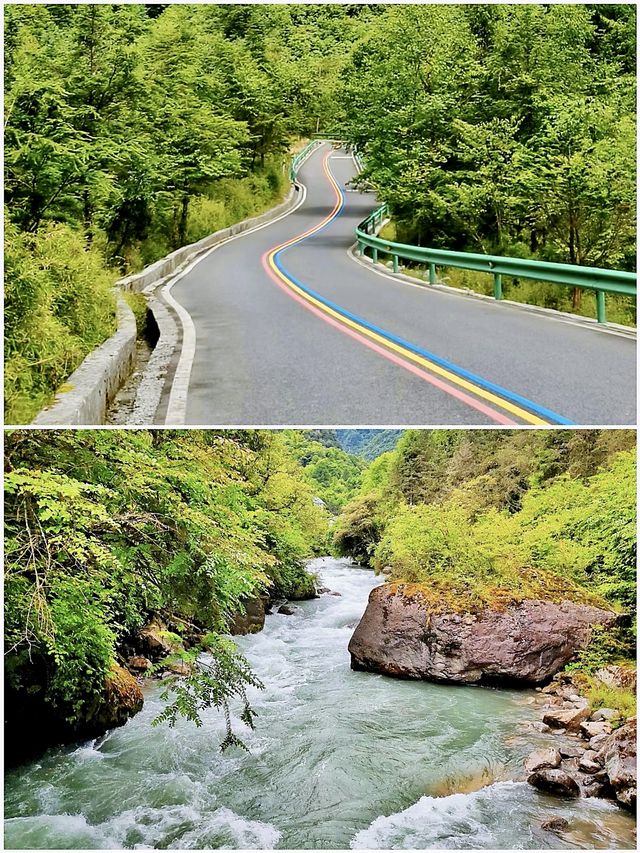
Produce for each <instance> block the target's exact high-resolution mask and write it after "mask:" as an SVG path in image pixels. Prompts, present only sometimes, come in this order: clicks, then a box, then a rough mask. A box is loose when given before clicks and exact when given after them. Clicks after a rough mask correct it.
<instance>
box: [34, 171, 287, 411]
mask: <svg viewBox="0 0 640 853" xmlns="http://www.w3.org/2000/svg"><path fill="white" fill-rule="evenodd" d="M297 194H298V186H297V185H292V186H291V187H290V189H289V192H288V194H287V197H286V198H285V200H284V201H282V202H280V204H278V205H276V206H275V207H273V208H271V209H270V210H267V211H266V212H265V213H261V214H260V215H259V216H254V217H252V218H251V219H245V220H243V221H242V222H237V223H236V224H234V225H231V226H229V227H228V228H223V229H221V230H220V231H216V232H215V233H214V234H209V235H208V236H207V237H204V238H203V239H202V240H198V242H196V243H190V244H189V245H188V246H182V247H181V248H180V249H176V251H175V252H172V253H171V254H170V255H167V256H166V257H165V258H161V259H160V260H158V261H156V262H155V263H153V264H151V265H150V266H148V267H146V268H145V269H143V270H142V271H141V272H139V273H135V274H134V275H130V276H127V277H126V278H122V279H119V280H118V281H117V282H116V284H115V287H116V288H118V289H119V291H120V292H119V293H118V298H117V320H118V330H117V331H116V332H115V334H113V335H112V336H111V337H110V338H108V339H107V340H106V341H105V342H104V343H102V344H101V345H100V346H99V347H97V349H95V350H93V352H91V353H89V355H88V356H87V357H86V358H85V359H84V361H83V362H82V364H81V365H80V366H79V367H78V368H77V369H76V370H75V371H74V372H73V373H72V374H71V376H69V378H68V379H67V380H66V382H65V383H64V385H63V386H62V387H63V390H59V391H58V392H57V393H56V396H55V398H54V400H53V402H52V403H51V404H50V405H49V406H47V407H46V408H44V409H43V410H42V411H41V412H40V413H39V414H38V415H37V416H36V418H35V419H34V420H33V421H32V424H33V425H34V426H76V425H82V424H86V425H91V426H93V425H101V424H104V423H105V419H106V413H107V409H108V407H109V404H110V403H111V401H112V400H113V398H114V397H115V395H116V393H117V392H118V390H119V389H120V387H121V386H122V384H123V383H124V382H125V381H126V379H127V378H128V376H129V375H130V373H131V371H132V369H133V366H134V363H135V350H136V335H137V329H136V321H135V316H134V314H133V312H132V310H131V309H130V308H129V306H128V304H127V302H126V300H125V299H124V297H123V296H122V292H121V291H128V292H133V293H140V292H142V291H146V293H147V294H149V296H150V298H149V309H150V310H151V311H152V313H153V315H154V318H155V320H156V323H157V324H158V328H159V330H160V338H159V340H158V342H157V344H156V347H155V349H154V353H153V355H152V357H151V359H150V361H149V364H148V365H147V367H146V369H145V372H144V374H143V377H142V380H141V385H142V383H144V384H145V389H146V388H147V387H150V386H151V384H155V386H159V388H158V390H157V391H149V392H147V393H146V394H143V395H142V400H143V402H142V403H141V405H140V406H138V403H137V400H136V405H135V407H134V417H135V421H134V422H135V423H141V424H148V423H152V422H153V417H154V414H155V410H156V409H157V407H158V404H159V400H160V394H161V390H162V384H163V381H164V378H165V374H166V372H167V370H168V368H169V366H170V363H171V360H172V356H173V354H174V352H175V349H176V346H177V345H178V342H179V340H180V338H181V334H180V331H179V326H178V323H177V319H175V318H174V317H173V316H172V315H171V312H170V310H169V309H168V307H167V306H166V305H165V304H163V303H162V302H160V300H158V299H156V298H151V293H152V291H153V290H155V289H156V287H158V285H162V284H166V283H167V281H168V280H169V279H170V278H173V276H174V275H176V274H177V273H178V272H179V271H180V270H181V269H182V268H183V267H185V266H186V265H187V264H189V263H190V262H191V261H192V260H193V259H194V258H196V257H197V256H198V255H200V254H202V253H203V252H205V251H207V250H208V249H211V248H213V247H214V246H216V245H218V244H220V243H223V242H225V240H228V239H229V238H230V237H233V236H235V235H237V234H241V233H242V232H243V231H248V230H251V229H253V228H255V227H256V226H259V225H262V224H266V223H269V222H270V221H271V220H272V219H275V218H277V217H278V216H279V215H281V214H282V213H283V212H285V211H287V210H288V209H289V208H291V207H293V205H294V204H295V202H296V200H297ZM156 351H157V352H156Z"/></svg>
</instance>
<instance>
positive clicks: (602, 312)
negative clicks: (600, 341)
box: [596, 290, 607, 323]
mask: <svg viewBox="0 0 640 853" xmlns="http://www.w3.org/2000/svg"><path fill="white" fill-rule="evenodd" d="M596 311H597V317H598V323H606V322H607V309H606V308H605V304H604V290H596Z"/></svg>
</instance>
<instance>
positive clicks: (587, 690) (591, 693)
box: [572, 671, 637, 726]
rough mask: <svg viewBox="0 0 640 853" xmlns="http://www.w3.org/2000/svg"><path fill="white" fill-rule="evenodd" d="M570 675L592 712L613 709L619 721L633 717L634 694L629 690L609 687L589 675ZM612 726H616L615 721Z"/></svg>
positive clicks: (578, 672) (634, 708) (634, 710)
mask: <svg viewBox="0 0 640 853" xmlns="http://www.w3.org/2000/svg"><path fill="white" fill-rule="evenodd" d="M572 675H573V679H574V682H575V683H576V685H577V686H578V687H579V688H580V692H581V693H582V694H583V695H584V697H585V698H586V699H587V701H588V702H589V705H590V707H591V708H592V710H594V711H596V710H597V709H598V708H614V709H615V710H617V711H619V712H620V717H621V719H626V718H627V717H633V716H635V714H636V706H637V701H636V694H635V693H634V692H632V691H631V690H628V689H625V688H622V687H609V686H608V685H606V684H603V683H602V682H601V681H600V680H599V679H597V678H596V677H595V675H591V674H590V673H586V672H580V671H577V672H575V673H572ZM613 725H614V726H615V725H616V722H615V721H613Z"/></svg>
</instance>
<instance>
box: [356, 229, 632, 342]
mask: <svg viewBox="0 0 640 853" xmlns="http://www.w3.org/2000/svg"><path fill="white" fill-rule="evenodd" d="M356 245H357V244H356V243H354V244H353V245H352V246H350V247H349V248H348V249H347V255H348V257H350V258H351V260H352V261H354V262H355V263H356V264H358V265H359V266H361V267H363V268H364V269H366V270H369V272H372V273H375V274H376V275H379V276H382V278H386V279H387V281H393V282H395V283H396V284H400V285H402V286H403V287H416V288H418V289H419V290H422V291H423V293H444V294H446V295H449V296H457V297H463V298H466V299H477V300H478V301H479V302H485V301H486V303H487V304H491V305H493V304H497V305H500V304H503V305H508V306H509V307H510V308H517V309H519V310H521V311H526V312H527V313H529V314H537V315H538V316H539V317H541V318H542V319H547V320H552V321H553V322H555V323H565V324H566V325H568V326H576V327H577V328H579V329H591V330H592V331H594V332H599V333H600V334H603V335H613V336H614V337H617V338H626V339H627V340H630V341H635V340H636V334H635V330H634V329H631V330H630V331H629V332H627V331H625V330H624V329H616V328H611V327H605V328H603V326H602V325H595V320H594V322H593V324H592V323H590V322H589V320H590V318H589V317H584V318H579V319H576V320H574V319H573V317H572V316H571V315H569V316H567V315H566V314H565V312H562V311H556V310H555V309H554V308H544V307H542V306H541V305H529V304H528V303H526V302H514V301H513V300H511V299H494V298H493V297H492V296H486V295H485V294H484V293H475V292H474V291H471V292H470V293H469V292H467V291H466V290H461V289H459V288H457V287H451V286H450V285H447V284H429V283H428V282H426V281H425V282H422V283H420V282H417V281H416V282H413V281H407V280H406V278H404V277H403V275H402V273H400V274H399V275H394V274H393V273H391V272H388V271H385V270H383V269H380V268H379V267H378V266H376V265H375V264H373V263H371V262H370V261H363V260H362V259H361V258H360V257H359V256H358V254H357V250H356ZM547 312H548V313H547Z"/></svg>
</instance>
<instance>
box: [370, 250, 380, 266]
mask: <svg viewBox="0 0 640 853" xmlns="http://www.w3.org/2000/svg"><path fill="white" fill-rule="evenodd" d="M371 260H372V261H373V263H374V264H377V263H378V250H377V248H376V247H375V246H372V247H371Z"/></svg>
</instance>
